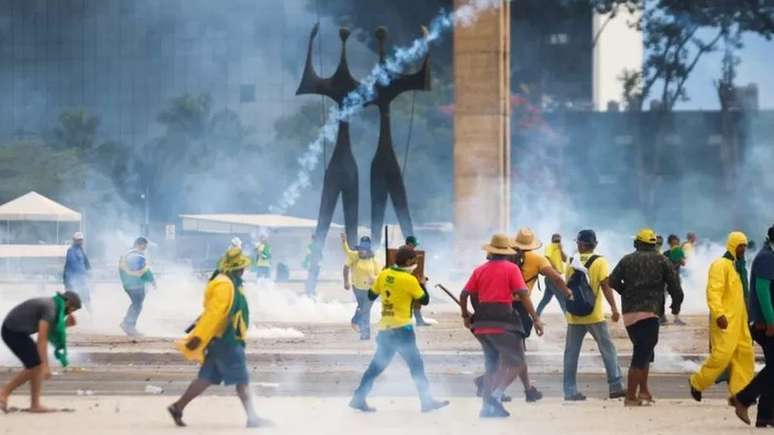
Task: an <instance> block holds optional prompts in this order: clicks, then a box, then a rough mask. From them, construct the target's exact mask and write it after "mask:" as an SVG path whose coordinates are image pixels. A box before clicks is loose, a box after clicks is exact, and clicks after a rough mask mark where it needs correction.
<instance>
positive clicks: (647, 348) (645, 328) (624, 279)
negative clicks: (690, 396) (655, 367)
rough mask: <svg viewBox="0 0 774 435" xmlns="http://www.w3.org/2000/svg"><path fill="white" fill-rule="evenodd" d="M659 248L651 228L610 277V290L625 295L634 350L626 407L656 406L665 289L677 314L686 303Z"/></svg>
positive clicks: (623, 304)
mask: <svg viewBox="0 0 774 435" xmlns="http://www.w3.org/2000/svg"><path fill="white" fill-rule="evenodd" d="M656 246H657V241H656V233H654V232H653V230H651V229H648V228H646V229H643V230H641V231H640V232H639V233H638V234H637V237H636V238H635V240H634V248H635V252H633V253H631V254H628V255H626V256H624V257H623V258H622V259H621V261H619V262H618V264H617V265H616V266H615V268H614V269H613V273H611V274H610V279H609V282H610V287H612V288H613V289H615V290H616V291H617V292H618V293H619V294H620V295H621V310H622V311H623V321H624V325H625V326H626V332H627V334H628V335H629V339H630V340H631V342H632V345H633V346H634V349H633V351H632V361H631V363H630V366H629V376H628V382H627V392H626V400H625V401H624V406H644V405H650V404H651V403H653V395H652V394H651V392H650V389H649V388H648V373H649V371H650V363H652V362H653V360H654V350H655V348H656V344H657V343H658V333H659V331H658V330H659V313H660V312H661V310H663V301H662V299H663V297H664V289H665V288H666V291H667V292H668V293H669V295H670V297H671V298H672V313H673V314H677V313H679V312H680V305H681V304H682V302H683V290H682V288H680V281H678V279H677V274H676V273H675V270H674V268H673V267H672V264H671V262H670V261H669V260H668V259H667V258H666V257H664V256H663V255H661V253H660V252H658V250H657V248H656Z"/></svg>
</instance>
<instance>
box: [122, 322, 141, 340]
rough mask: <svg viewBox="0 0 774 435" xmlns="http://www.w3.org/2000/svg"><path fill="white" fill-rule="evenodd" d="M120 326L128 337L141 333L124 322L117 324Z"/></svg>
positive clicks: (138, 335)
mask: <svg viewBox="0 0 774 435" xmlns="http://www.w3.org/2000/svg"><path fill="white" fill-rule="evenodd" d="M119 326H120V327H121V330H122V331H124V334H126V335H127V336H129V337H141V336H142V334H140V332H139V331H137V329H136V328H135V327H133V326H131V325H127V324H126V323H122V324H120V325H119Z"/></svg>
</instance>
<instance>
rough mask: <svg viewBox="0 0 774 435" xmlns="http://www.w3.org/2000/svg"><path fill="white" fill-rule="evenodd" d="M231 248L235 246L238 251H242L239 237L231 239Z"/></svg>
mask: <svg viewBox="0 0 774 435" xmlns="http://www.w3.org/2000/svg"><path fill="white" fill-rule="evenodd" d="M231 246H236V247H237V248H239V249H242V239H240V238H239V237H234V238H233V239H231Z"/></svg>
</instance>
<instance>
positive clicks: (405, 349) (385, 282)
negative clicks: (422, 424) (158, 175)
mask: <svg viewBox="0 0 774 435" xmlns="http://www.w3.org/2000/svg"><path fill="white" fill-rule="evenodd" d="M416 262H417V253H416V251H415V250H414V249H411V248H410V247H408V246H402V247H401V248H400V249H398V252H397V255H396V256H395V264H394V265H392V266H391V267H390V268H388V269H385V270H383V271H382V272H381V273H380V274H379V276H378V277H377V279H376V283H375V284H374V286H373V288H372V289H371V290H370V291H369V292H368V298H369V299H370V300H371V301H374V300H376V299H377V298H380V299H381V303H382V319H381V320H380V321H379V334H378V335H377V336H376V353H375V354H374V357H373V359H372V360H371V363H370V364H369V365H368V368H367V369H366V371H365V373H363V377H362V379H361V380H360V385H359V386H358V387H357V389H356V390H355V392H354V394H353V395H352V400H351V401H350V402H349V406H350V407H351V408H354V409H357V410H360V411H363V412H375V411H376V409H375V408H373V407H371V406H369V405H368V402H366V398H367V397H368V393H369V392H371V388H373V385H374V381H375V380H376V378H377V377H378V376H379V375H380V374H381V373H382V372H383V371H384V369H386V368H387V366H388V365H390V362H391V361H392V359H393V357H395V354H396V353H397V354H400V356H401V357H402V358H403V360H404V361H405V362H406V365H408V367H409V370H410V371H411V377H412V379H413V380H414V384H416V387H417V391H418V392H419V399H420V402H421V409H422V412H430V411H433V410H436V409H439V408H443V407H445V406H448V405H449V402H448V401H446V400H435V399H434V398H433V396H432V395H431V394H430V383H429V381H428V380H427V376H426V375H425V366H424V363H423V362H422V355H421V354H420V353H419V349H418V348H417V341H416V336H415V335H414V327H413V322H412V320H411V313H412V307H413V306H414V303H415V302H416V301H419V302H420V303H421V304H424V305H427V304H428V302H429V301H430V297H429V296H428V294H427V291H426V290H424V289H423V288H422V286H421V285H420V282H419V281H418V280H417V278H416V277H415V276H414V275H412V271H413V270H414V267H415V266H416Z"/></svg>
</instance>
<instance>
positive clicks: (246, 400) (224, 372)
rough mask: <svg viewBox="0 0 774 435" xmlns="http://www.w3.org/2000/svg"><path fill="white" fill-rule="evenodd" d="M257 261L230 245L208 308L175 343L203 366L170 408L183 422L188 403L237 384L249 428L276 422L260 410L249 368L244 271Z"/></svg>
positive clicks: (209, 290) (209, 295)
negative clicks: (222, 386) (209, 391)
mask: <svg viewBox="0 0 774 435" xmlns="http://www.w3.org/2000/svg"><path fill="white" fill-rule="evenodd" d="M251 263H252V261H251V260H250V257H248V256H246V255H244V254H243V253H242V249H240V248H238V247H231V248H229V249H228V250H227V251H226V253H225V255H224V256H223V257H222V258H221V259H220V261H219V262H218V268H217V270H215V272H213V274H212V276H211V277H210V280H209V282H208V283H207V289H206V290H205V292H204V311H203V312H202V314H201V315H200V316H199V318H198V320H197V321H196V324H195V325H194V326H193V329H192V330H191V332H190V333H189V334H188V336H187V337H185V338H184V339H183V340H181V341H178V342H176V343H175V346H176V347H177V349H178V350H179V351H180V352H181V353H182V354H183V356H184V357H185V358H186V359H188V360H191V361H195V362H197V363H199V364H201V368H200V369H199V374H198V375H197V378H196V379H195V380H194V381H193V382H191V384H190V385H189V386H188V389H186V391H185V393H183V395H182V396H181V397H180V398H179V399H178V400H177V401H176V402H175V403H173V404H172V405H170V406H169V407H167V412H169V415H170V416H171V417H172V420H173V421H174V422H175V424H176V425H177V426H185V425H186V424H185V422H184V421H183V411H185V408H186V406H188V404H189V403H190V402H191V401H192V400H193V399H195V398H197V397H198V396H199V395H201V394H202V393H203V392H204V391H205V390H206V389H207V388H209V386H210V385H220V384H221V383H222V384H225V385H236V393H237V396H239V400H240V401H241V402H242V406H243V407H244V409H245V413H246V414H247V427H263V426H271V425H272V423H271V422H270V421H268V420H264V419H262V418H259V417H258V415H257V414H256V412H255V407H254V403H253V397H252V393H251V391H250V375H249V373H248V371H247V360H246V356H245V340H246V338H247V330H248V328H249V327H250V309H249V306H248V304H247V297H246V296H245V293H244V290H243V276H244V271H245V269H247V268H248V267H250V264H251Z"/></svg>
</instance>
